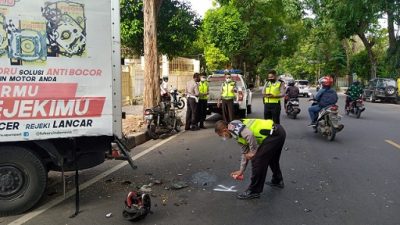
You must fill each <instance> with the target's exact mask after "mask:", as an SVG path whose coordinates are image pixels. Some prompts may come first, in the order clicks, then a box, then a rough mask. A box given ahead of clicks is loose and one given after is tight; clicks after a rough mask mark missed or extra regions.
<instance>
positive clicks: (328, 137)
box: [326, 123, 336, 141]
mask: <svg viewBox="0 0 400 225" xmlns="http://www.w3.org/2000/svg"><path fill="white" fill-rule="evenodd" d="M329 129H330V130H331V132H330V134H328V135H326V138H327V139H328V141H333V140H335V137H336V129H335V128H334V127H333V125H332V123H330V124H329Z"/></svg>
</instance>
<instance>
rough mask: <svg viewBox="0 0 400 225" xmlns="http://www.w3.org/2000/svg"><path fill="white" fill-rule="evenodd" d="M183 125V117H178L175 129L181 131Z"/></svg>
mask: <svg viewBox="0 0 400 225" xmlns="http://www.w3.org/2000/svg"><path fill="white" fill-rule="evenodd" d="M182 126H183V123H182V121H181V119H180V118H178V119H177V120H176V124H175V128H174V129H175V131H176V132H180V131H181V130H182Z"/></svg>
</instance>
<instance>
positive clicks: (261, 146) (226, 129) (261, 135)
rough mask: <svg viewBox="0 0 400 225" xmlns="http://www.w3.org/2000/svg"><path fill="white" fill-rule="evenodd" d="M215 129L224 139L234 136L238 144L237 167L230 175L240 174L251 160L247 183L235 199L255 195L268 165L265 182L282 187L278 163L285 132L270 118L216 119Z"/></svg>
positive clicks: (264, 176)
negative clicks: (270, 172) (239, 155)
mask: <svg viewBox="0 0 400 225" xmlns="http://www.w3.org/2000/svg"><path fill="white" fill-rule="evenodd" d="M215 132H216V133H217V134H218V136H220V137H222V138H223V139H224V140H225V139H227V138H232V137H233V138H235V139H236V141H237V142H238V144H239V146H240V147H241V153H242V157H241V162H240V169H239V170H238V171H235V172H232V173H231V176H232V177H234V178H235V177H238V176H243V173H244V172H245V170H246V167H247V165H248V162H249V161H251V178H250V185H249V186H248V188H247V189H246V191H244V192H243V193H241V194H239V195H237V198H238V199H253V198H259V197H260V193H261V192H262V191H263V189H264V182H265V179H266V176H267V170H268V167H270V168H271V170H272V173H273V174H272V180H271V181H270V182H266V184H268V185H270V186H272V187H279V188H284V183H283V177H282V172H281V169H280V165H279V160H280V157H281V152H282V148H283V145H284V143H285V139H286V132H285V130H284V129H283V127H282V126H281V125H279V124H275V123H274V122H273V121H272V120H263V119H242V120H234V121H232V122H230V123H227V122H225V121H223V120H220V121H218V122H217V123H216V125H215Z"/></svg>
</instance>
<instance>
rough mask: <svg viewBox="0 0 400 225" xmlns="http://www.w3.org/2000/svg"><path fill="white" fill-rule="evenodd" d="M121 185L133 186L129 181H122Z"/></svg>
mask: <svg viewBox="0 0 400 225" xmlns="http://www.w3.org/2000/svg"><path fill="white" fill-rule="evenodd" d="M121 184H122V185H131V184H132V182H131V181H129V180H125V181H122V182H121Z"/></svg>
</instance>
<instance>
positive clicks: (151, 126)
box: [147, 122, 159, 140]
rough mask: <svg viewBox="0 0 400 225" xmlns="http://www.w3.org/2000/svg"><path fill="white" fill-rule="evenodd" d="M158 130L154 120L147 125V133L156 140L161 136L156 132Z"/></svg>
mask: <svg viewBox="0 0 400 225" xmlns="http://www.w3.org/2000/svg"><path fill="white" fill-rule="evenodd" d="M156 130H157V127H156V125H155V124H154V123H153V122H151V123H150V124H149V125H147V134H148V135H149V137H150V138H151V139H154V140H156V139H158V138H159V135H158V134H157V133H156Z"/></svg>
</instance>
